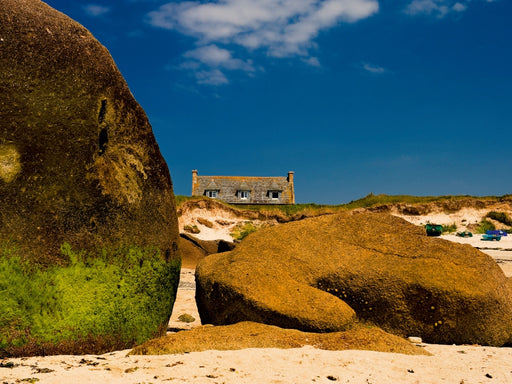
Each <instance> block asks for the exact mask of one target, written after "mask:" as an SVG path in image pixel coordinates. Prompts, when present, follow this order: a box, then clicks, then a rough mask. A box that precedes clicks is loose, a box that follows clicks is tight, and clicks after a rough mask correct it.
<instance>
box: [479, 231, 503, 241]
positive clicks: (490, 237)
mask: <svg viewBox="0 0 512 384" xmlns="http://www.w3.org/2000/svg"><path fill="white" fill-rule="evenodd" d="M482 240H485V241H493V240H496V241H500V240H501V236H500V235H489V234H487V233H486V234H485V235H482Z"/></svg>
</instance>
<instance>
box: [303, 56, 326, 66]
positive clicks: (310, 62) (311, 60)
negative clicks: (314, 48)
mask: <svg viewBox="0 0 512 384" xmlns="http://www.w3.org/2000/svg"><path fill="white" fill-rule="evenodd" d="M302 61H303V62H304V63H306V64H307V65H311V66H312V67H321V64H320V60H318V57H308V58H307V59H302Z"/></svg>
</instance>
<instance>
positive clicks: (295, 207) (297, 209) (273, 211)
mask: <svg viewBox="0 0 512 384" xmlns="http://www.w3.org/2000/svg"><path fill="white" fill-rule="evenodd" d="M511 197H512V195H504V196H483V197H474V196H469V195H456V196H454V195H445V196H410V195H385V194H379V195H374V194H373V193H370V194H369V195H367V196H365V197H363V198H361V199H358V200H354V201H351V202H349V203H347V204H338V205H325V204H314V203H310V204H290V205H274V204H272V205H243V206H241V205H230V204H226V203H223V202H222V201H219V200H217V201H218V202H219V203H221V204H225V205H226V206H230V207H234V208H237V209H244V210H251V211H258V212H265V213H267V214H269V215H279V214H281V215H285V216H296V215H304V216H318V215H321V214H328V213H335V212H337V211H340V210H350V209H355V208H370V207H374V206H378V205H384V204H395V203H404V204H425V203H431V202H445V201H460V200H465V199H478V200H490V201H499V200H501V199H504V198H511ZM197 199H206V197H202V196H192V197H190V196H176V203H177V206H178V207H179V206H180V205H181V204H183V203H184V202H186V201H188V200H197Z"/></svg>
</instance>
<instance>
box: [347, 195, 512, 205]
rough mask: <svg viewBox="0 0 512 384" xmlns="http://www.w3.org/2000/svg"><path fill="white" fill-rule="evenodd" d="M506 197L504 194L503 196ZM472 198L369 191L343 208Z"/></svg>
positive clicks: (486, 198) (493, 197)
mask: <svg viewBox="0 0 512 384" xmlns="http://www.w3.org/2000/svg"><path fill="white" fill-rule="evenodd" d="M503 197H506V196H503ZM470 198H473V197H472V196H469V195H462V196H461V195H459V196H452V195H445V196H410V195H384V194H380V195H374V194H373V193H370V194H369V195H368V196H366V197H363V198H362V199H358V200H355V201H351V202H350V203H348V204H344V207H345V208H348V209H354V208H368V207H373V206H375V205H382V204H394V203H405V204H424V203H432V202H440V201H447V200H451V201H457V200H464V199H470ZM478 199H479V200H499V199H500V197H496V196H486V197H478Z"/></svg>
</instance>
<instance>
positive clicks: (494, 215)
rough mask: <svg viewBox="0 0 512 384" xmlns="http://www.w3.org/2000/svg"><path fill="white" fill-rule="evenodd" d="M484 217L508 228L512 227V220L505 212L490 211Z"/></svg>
mask: <svg viewBox="0 0 512 384" xmlns="http://www.w3.org/2000/svg"><path fill="white" fill-rule="evenodd" d="M486 217H488V218H489V219H493V220H496V221H498V222H500V223H502V224H505V225H508V226H509V227H510V226H512V219H511V218H510V216H508V215H507V214H506V213H505V212H496V211H491V212H489V213H488V214H487V216H486Z"/></svg>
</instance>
